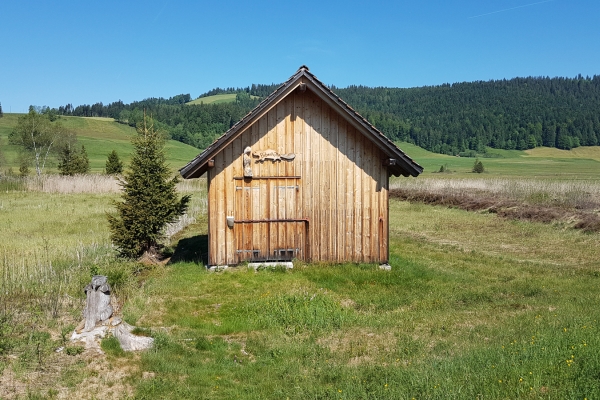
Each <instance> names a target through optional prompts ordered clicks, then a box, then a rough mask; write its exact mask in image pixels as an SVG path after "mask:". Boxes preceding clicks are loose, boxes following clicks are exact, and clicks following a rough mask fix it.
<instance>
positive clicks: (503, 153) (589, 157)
mask: <svg viewBox="0 0 600 400" xmlns="http://www.w3.org/2000/svg"><path fill="white" fill-rule="evenodd" d="M398 146H399V147H400V148H401V149H402V150H403V151H405V152H406V153H407V154H409V155H410V157H411V158H413V159H414V160H415V161H417V162H418V163H419V164H421V165H422V166H423V167H424V168H425V171H424V172H423V175H421V176H420V177H419V178H418V179H422V178H423V177H434V176H435V177H437V178H444V179H447V178H467V177H473V176H474V175H478V174H474V173H472V172H471V171H472V169H473V164H474V162H475V158H471V157H455V156H448V155H443V154H436V153H431V152H429V151H427V150H424V149H422V148H420V147H417V146H415V145H412V144H410V143H398ZM479 160H480V161H481V162H482V163H483V165H484V167H485V172H484V173H483V174H481V175H480V176H478V178H485V177H487V178H514V179H544V180H546V179H557V180H567V179H570V180H586V179H592V180H598V179H599V178H600V146H594V147H578V148H576V149H572V150H559V149H551V148H546V147H538V148H535V149H532V150H525V151H520V150H498V149H491V148H488V157H480V158H479ZM441 166H444V168H445V169H446V170H449V171H450V172H448V173H438V171H439V170H440V167H441ZM398 179H402V178H398Z"/></svg>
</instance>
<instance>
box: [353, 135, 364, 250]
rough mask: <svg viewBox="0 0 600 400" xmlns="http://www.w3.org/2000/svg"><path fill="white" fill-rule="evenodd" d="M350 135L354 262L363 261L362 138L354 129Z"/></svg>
mask: <svg viewBox="0 0 600 400" xmlns="http://www.w3.org/2000/svg"><path fill="white" fill-rule="evenodd" d="M352 131H353V132H352V133H353V135H354V137H355V143H356V150H355V165H354V201H355V213H354V215H355V218H354V220H355V221H354V222H355V226H354V254H355V255H354V256H355V260H356V261H363V246H362V218H363V213H362V210H363V203H362V190H363V187H362V177H363V176H362V175H363V174H362V168H363V152H362V149H363V144H364V143H363V140H362V139H363V138H362V134H360V132H356V131H355V129H354V127H353V128H352Z"/></svg>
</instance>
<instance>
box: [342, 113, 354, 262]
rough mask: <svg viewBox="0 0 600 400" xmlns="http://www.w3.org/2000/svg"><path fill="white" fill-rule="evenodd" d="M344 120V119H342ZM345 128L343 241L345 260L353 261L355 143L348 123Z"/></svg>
mask: <svg viewBox="0 0 600 400" xmlns="http://www.w3.org/2000/svg"><path fill="white" fill-rule="evenodd" d="M344 122H345V121H344ZM344 127H345V129H344V132H345V138H346V153H347V154H348V159H347V160H346V162H345V168H346V177H345V179H346V207H345V210H344V212H345V213H346V217H345V220H346V222H345V225H346V227H345V229H346V230H345V234H346V235H345V236H346V237H345V240H344V241H345V243H346V251H345V257H346V260H349V261H354V260H355V256H354V229H355V224H354V209H355V207H356V205H355V201H354V196H355V191H354V163H355V162H356V153H355V148H356V143H355V140H354V135H353V134H352V132H351V126H350V125H349V124H347V123H346V124H345V125H344Z"/></svg>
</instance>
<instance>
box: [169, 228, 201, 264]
mask: <svg viewBox="0 0 600 400" xmlns="http://www.w3.org/2000/svg"><path fill="white" fill-rule="evenodd" d="M170 262H171V263H176V262H194V263H197V264H199V263H202V264H204V265H207V264H208V235H196V236H192V237H189V238H185V239H181V240H179V242H178V243H177V247H176V248H175V252H174V253H173V256H172V257H171V261H170Z"/></svg>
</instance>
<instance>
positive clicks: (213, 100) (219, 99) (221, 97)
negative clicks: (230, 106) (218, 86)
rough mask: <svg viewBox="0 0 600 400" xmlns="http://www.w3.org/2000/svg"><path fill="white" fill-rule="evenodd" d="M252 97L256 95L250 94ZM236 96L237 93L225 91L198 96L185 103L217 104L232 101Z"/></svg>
mask: <svg viewBox="0 0 600 400" xmlns="http://www.w3.org/2000/svg"><path fill="white" fill-rule="evenodd" d="M250 97H252V98H253V99H255V98H257V97H258V96H250ZM236 98H237V94H235V93H225V94H215V95H213V96H206V97H200V98H198V99H195V100H192V101H190V102H188V103H186V104H188V105H193V104H219V103H233V102H235V99H236Z"/></svg>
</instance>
